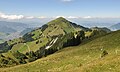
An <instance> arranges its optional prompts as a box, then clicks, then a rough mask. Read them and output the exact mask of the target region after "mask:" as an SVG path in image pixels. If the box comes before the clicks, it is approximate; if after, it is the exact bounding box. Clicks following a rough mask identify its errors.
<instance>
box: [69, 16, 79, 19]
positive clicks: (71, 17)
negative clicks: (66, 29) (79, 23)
mask: <svg viewBox="0 0 120 72" xmlns="http://www.w3.org/2000/svg"><path fill="white" fill-rule="evenodd" d="M67 18H70V19H74V18H79V17H75V16H68V17H67Z"/></svg>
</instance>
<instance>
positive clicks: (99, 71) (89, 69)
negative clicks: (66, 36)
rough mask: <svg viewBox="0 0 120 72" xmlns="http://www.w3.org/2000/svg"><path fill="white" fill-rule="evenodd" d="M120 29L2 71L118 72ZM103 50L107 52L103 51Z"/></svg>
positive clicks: (119, 65) (119, 64)
mask: <svg viewBox="0 0 120 72" xmlns="http://www.w3.org/2000/svg"><path fill="white" fill-rule="evenodd" d="M119 44H120V31H116V32H111V33H109V34H106V35H104V36H101V37H98V38H95V39H93V40H91V39H89V40H87V41H84V42H83V43H82V44H80V45H79V46H73V47H67V48H65V49H62V50H60V51H58V52H56V53H55V54H52V55H49V56H47V57H45V58H42V59H39V60H37V61H35V62H32V63H29V64H25V65H19V66H15V67H10V68H1V69H0V71H1V72H4V71H7V72H13V71H14V72H23V71H24V72H28V71H30V72H32V71H40V72H48V71H50V72H73V71H75V72H119V71H120V45H119ZM105 51H106V52H107V53H105Z"/></svg>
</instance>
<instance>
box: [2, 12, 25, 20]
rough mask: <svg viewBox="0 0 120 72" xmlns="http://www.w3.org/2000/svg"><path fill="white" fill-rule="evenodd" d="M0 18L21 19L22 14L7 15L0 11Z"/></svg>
mask: <svg viewBox="0 0 120 72" xmlns="http://www.w3.org/2000/svg"><path fill="white" fill-rule="evenodd" d="M0 18H3V19H10V20H14V19H22V18H24V16H23V15H7V14H4V13H1V12H0Z"/></svg>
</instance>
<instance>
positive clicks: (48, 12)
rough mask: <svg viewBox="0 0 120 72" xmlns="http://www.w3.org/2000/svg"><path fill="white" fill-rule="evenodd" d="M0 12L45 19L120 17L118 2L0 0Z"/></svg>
mask: <svg viewBox="0 0 120 72" xmlns="http://www.w3.org/2000/svg"><path fill="white" fill-rule="evenodd" d="M0 12H2V13H5V14H8V15H10V14H11V15H25V16H47V17H53V16H81V17H83V16H92V17H120V0H0Z"/></svg>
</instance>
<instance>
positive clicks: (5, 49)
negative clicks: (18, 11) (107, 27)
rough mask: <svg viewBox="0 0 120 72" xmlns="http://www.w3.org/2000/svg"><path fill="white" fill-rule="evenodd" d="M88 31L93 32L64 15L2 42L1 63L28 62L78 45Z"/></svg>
mask: <svg viewBox="0 0 120 72" xmlns="http://www.w3.org/2000/svg"><path fill="white" fill-rule="evenodd" d="M87 31H89V32H92V31H91V30H90V29H88V28H85V27H82V26H80V25H79V26H78V25H77V24H75V23H72V22H70V21H68V20H66V19H64V18H62V17H60V18H57V19H55V20H53V21H51V22H49V23H47V24H45V25H43V26H42V27H40V28H37V29H35V30H32V31H31V32H28V33H26V34H25V35H24V36H23V37H20V38H17V39H13V40H9V41H6V42H4V43H2V44H0V52H1V53H2V54H1V57H0V60H2V62H1V63H0V65H1V67H6V66H11V65H17V64H24V63H28V62H31V61H34V60H37V59H38V58H41V57H43V56H47V55H49V54H52V53H54V52H56V51H58V50H60V49H62V48H64V47H68V46H75V45H78V44H80V43H81V41H82V40H83V39H84V38H85V32H87ZM10 61H12V62H10Z"/></svg>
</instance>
